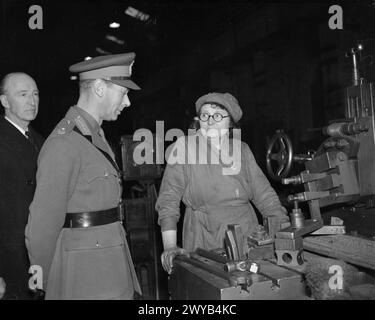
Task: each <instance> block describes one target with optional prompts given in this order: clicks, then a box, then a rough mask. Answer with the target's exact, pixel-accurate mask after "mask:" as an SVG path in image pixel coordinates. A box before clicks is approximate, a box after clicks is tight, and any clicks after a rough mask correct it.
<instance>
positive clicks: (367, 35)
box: [0, 0, 375, 297]
mask: <svg viewBox="0 0 375 320" xmlns="http://www.w3.org/2000/svg"><path fill="white" fill-rule="evenodd" d="M336 4H340V5H341V6H342V9H343V22H344V23H343V29H342V30H338V29H336V30H331V29H330V28H329V26H328V20H329V18H330V17H331V14H329V13H328V9H329V7H330V6H331V5H336ZM31 5H39V6H41V8H42V9H43V29H41V30H38V29H37V30H31V29H30V28H29V19H30V17H31V16H32V14H30V13H29V12H28V10H29V7H30V6H31ZM129 6H132V7H133V8H136V9H138V10H139V11H141V12H143V13H145V14H147V15H148V19H147V20H146V19H144V20H142V19H136V18H133V17H131V16H129V15H127V14H125V10H126V9H127V8H128V7H129ZM374 15H375V4H374V1H372V0H362V1H359V0H357V1H346V2H339V1H320V2H319V1H312V2H297V1H288V2H286V3H283V2H263V1H229V0H218V1H209V2H208V1H207V0H204V1H197V0H194V1H189V0H188V1H172V0H149V1H146V0H142V1H139V0H137V1H125V0H121V1H120V0H99V1H88V0H78V1H72V0H65V1H33V2H29V1H20V0H1V1H0V21H1V24H0V57H1V59H0V73H1V75H5V74H6V73H8V72H12V71H24V72H26V73H29V74H30V75H31V76H32V77H33V78H34V79H35V80H36V82H37V84H38V87H39V90H40V111H39V115H38V117H37V119H36V120H35V121H34V122H33V126H34V127H35V128H36V129H37V130H38V131H40V132H41V133H42V134H43V135H44V136H48V134H49V133H50V132H51V130H52V129H53V128H54V126H55V125H56V124H57V123H58V121H59V120H60V119H61V118H62V117H63V116H64V114H65V113H66V111H67V110H68V108H69V107H70V106H72V105H74V104H75V103H76V102H77V99H78V84H77V80H71V74H70V73H69V71H68V67H69V66H70V65H72V64H74V63H76V62H79V61H81V60H83V59H84V58H85V57H87V56H91V57H94V56H98V55H101V54H103V53H111V54H116V53H123V52H130V51H134V52H136V54H137V57H136V62H135V65H134V68H133V78H134V80H135V82H136V83H137V84H138V85H139V86H140V87H141V88H142V90H141V91H139V92H134V91H132V92H131V93H130V95H129V97H130V100H131V103H132V105H131V107H130V108H129V109H126V110H125V111H124V112H123V113H122V114H121V116H120V117H119V119H118V120H117V121H116V122H115V123H105V124H104V125H103V127H104V130H105V132H106V135H107V138H108V140H109V141H110V142H111V144H112V145H113V146H115V147H116V148H117V152H118V154H119V155H120V156H121V154H120V147H119V145H120V143H119V142H120V141H121V137H122V136H124V135H131V134H132V133H133V132H134V131H135V130H136V129H139V128H148V129H150V130H151V131H153V132H154V131H155V122H156V121H157V120H163V121H164V122H165V131H167V130H168V129H170V128H180V129H183V130H186V129H187V128H188V126H189V124H190V123H191V122H192V120H193V117H194V116H195V107H194V103H195V101H196V99H197V98H198V97H200V96H201V95H203V94H205V93H207V92H210V91H221V92H230V93H232V94H233V95H234V96H236V97H237V98H238V100H239V102H240V105H241V107H242V109H243V111H244V115H243V118H242V120H241V128H242V139H243V140H244V141H246V142H247V143H248V144H249V145H250V147H251V149H252V151H253V153H254V155H255V157H256V159H257V161H258V163H259V164H260V166H261V167H262V168H263V169H264V168H265V153H266V148H267V142H269V140H270V138H271V137H272V136H273V134H274V133H275V131H276V130H277V129H283V130H284V131H285V132H287V133H288V135H289V136H290V137H291V140H292V142H293V146H294V148H295V150H296V151H297V152H305V151H306V148H314V147H315V148H316V147H317V146H318V144H319V142H320V141H321V140H322V137H321V136H320V135H319V131H318V130H315V129H317V128H321V127H323V126H324V125H326V124H327V123H328V122H329V120H330V119H335V118H342V117H344V88H345V86H348V85H349V84H350V81H351V76H352V75H351V60H350V58H347V57H346V56H345V53H346V52H348V51H349V50H350V48H351V47H353V46H355V45H356V44H357V43H358V42H361V43H362V44H363V45H364V50H363V52H362V57H361V60H360V70H361V72H362V75H363V76H364V77H366V79H367V80H369V81H373V80H374V76H375V67H374V64H373V60H374V59H373V55H374V53H375V41H374V35H375V19H374ZM112 22H118V23H119V24H120V27H119V28H116V29H112V28H110V27H109V24H110V23H112ZM111 39H112V40H111ZM113 40H115V41H113ZM146 193H147V194H148V196H150V192H149V191H146ZM152 197H153V196H152V195H151V198H152ZM150 201H151V202H150V203H151V204H152V203H153V201H154V199H153V198H152V199H151V200H150ZM150 203H148V205H150ZM133 205H134V207H136V206H137V205H139V206H140V207H139V210H140V211H142V203H138V204H137V203H136V202H133ZM146 207H147V206H146ZM147 208H148V209H147V210H149V211H152V210H151V209H150V206H149V207H147ZM152 214H153V213H152ZM157 233H158V229H156V235H153V236H155V237H158V235H157ZM157 240H158V241H159V244H160V238H157ZM133 249H134V247H133ZM159 249H160V248H158V250H159ZM139 250H142V247H140V248H139ZM157 255H158V254H156V256H157ZM141 258H142V257H140V259H141ZM156 260H159V257H157V259H156ZM159 269H160V268H159ZM159 277H160V279H161V280H160V281H161V282H163V281H164V280H165V278H166V276H165V274H164V273H163V271H160V270H159ZM163 277H164V278H163ZM145 283H146V282H143V285H147V283H146V284H145ZM164 283H165V281H164ZM150 296H152V295H150ZM153 297H154V296H153Z"/></svg>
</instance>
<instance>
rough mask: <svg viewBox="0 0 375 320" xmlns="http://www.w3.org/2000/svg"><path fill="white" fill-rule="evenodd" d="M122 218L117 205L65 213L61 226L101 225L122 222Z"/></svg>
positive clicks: (84, 226)
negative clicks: (89, 210) (97, 209)
mask: <svg viewBox="0 0 375 320" xmlns="http://www.w3.org/2000/svg"><path fill="white" fill-rule="evenodd" d="M122 218H123V217H122V213H121V210H120V208H119V207H116V208H112V209H107V210H100V211H91V212H78V213H67V214H66V216H65V223H64V226H63V228H88V227H94V226H101V225H104V224H109V223H113V222H116V221H120V222H122Z"/></svg>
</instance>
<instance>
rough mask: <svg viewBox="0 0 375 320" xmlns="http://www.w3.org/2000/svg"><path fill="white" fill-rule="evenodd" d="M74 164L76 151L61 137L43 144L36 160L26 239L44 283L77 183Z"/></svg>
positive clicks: (76, 155) (31, 259) (31, 256)
mask: <svg viewBox="0 0 375 320" xmlns="http://www.w3.org/2000/svg"><path fill="white" fill-rule="evenodd" d="M77 161H78V165H79V161H80V160H79V155H78V151H77V150H75V148H74V147H73V146H71V145H70V144H69V142H68V141H66V140H64V139H62V138H57V139H51V140H49V141H48V142H46V145H45V146H44V147H43V149H42V151H41V154H40V157H39V160H38V170H37V177H36V179H37V186H36V191H35V195H34V199H33V201H32V203H31V205H30V213H29V220H28V223H27V226H26V230H25V236H26V247H27V249H28V253H29V258H30V263H31V265H39V266H41V267H42V271H43V282H44V283H46V282H47V280H48V273H49V268H50V265H51V262H52V259H53V255H54V252H55V246H56V242H57V238H58V236H59V234H60V231H61V229H62V226H63V224H64V220H65V214H66V212H67V203H68V200H69V198H70V197H71V195H72V190H73V188H74V186H75V184H76V181H77V176H78V175H77V172H78V170H77Z"/></svg>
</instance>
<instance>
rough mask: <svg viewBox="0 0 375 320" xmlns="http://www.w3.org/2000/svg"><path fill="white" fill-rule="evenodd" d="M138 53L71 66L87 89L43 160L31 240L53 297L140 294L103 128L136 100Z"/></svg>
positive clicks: (82, 87)
mask: <svg viewBox="0 0 375 320" xmlns="http://www.w3.org/2000/svg"><path fill="white" fill-rule="evenodd" d="M134 58H135V54H134V53H124V54H117V55H108V56H101V57H96V58H93V59H91V60H87V61H82V62H79V63H77V64H75V65H73V66H71V67H70V71H72V72H74V73H78V74H79V79H80V95H79V98H78V102H77V105H76V106H73V107H71V108H70V109H69V110H68V112H67V114H66V115H65V117H64V119H62V120H61V121H60V123H58V124H57V126H56V128H55V129H54V130H53V131H52V133H51V134H50V136H49V137H48V138H47V140H46V142H45V144H44V145H43V148H42V150H41V152H40V156H39V159H38V172H37V187H36V191H35V196H34V199H33V201H32V204H31V205H30V216H29V221H28V224H27V227H26V245H27V249H28V252H29V256H30V261H31V263H32V264H33V265H38V266H40V267H41V270H42V274H43V289H44V290H46V299H48V300H49V299H53V300H56V299H69V300H70V299H133V296H134V293H135V292H138V293H140V291H141V290H140V285H139V283H138V280H137V276H136V273H135V270H134V266H133V262H132V259H131V256H130V251H129V248H128V244H127V241H126V234H125V230H124V228H123V226H122V218H123V215H122V213H121V204H122V198H121V195H122V187H121V172H120V170H119V168H118V166H117V164H116V161H115V158H114V154H113V152H112V150H111V148H110V147H109V145H108V142H107V141H106V139H105V137H104V132H103V130H102V128H101V125H102V122H103V121H114V120H116V119H117V117H118V116H119V114H120V113H121V112H122V111H123V109H124V108H126V107H129V106H130V101H129V98H128V92H129V91H130V89H133V90H137V89H140V88H139V87H138V86H137V85H136V84H135V83H134V82H133V81H132V80H131V78H130V76H131V69H132V65H133V63H134Z"/></svg>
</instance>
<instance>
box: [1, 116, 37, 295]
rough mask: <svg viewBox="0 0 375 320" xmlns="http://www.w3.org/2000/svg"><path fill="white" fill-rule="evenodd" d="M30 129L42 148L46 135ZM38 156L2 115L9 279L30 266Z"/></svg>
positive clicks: (4, 250)
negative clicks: (27, 235)
mask: <svg viewBox="0 0 375 320" xmlns="http://www.w3.org/2000/svg"><path fill="white" fill-rule="evenodd" d="M29 131H30V132H31V134H32V135H33V137H34V140H35V142H36V144H37V145H38V146H39V149H40V148H41V146H42V144H43V141H44V139H43V138H42V136H41V135H39V134H38V133H37V132H35V131H34V130H33V129H32V128H31V127H30V126H29ZM37 158H38V152H37V151H36V150H35V149H34V147H33V146H32V145H31V143H30V141H29V140H28V139H27V138H26V137H25V136H24V135H23V134H22V133H21V132H20V131H19V130H18V129H17V128H15V127H14V126H13V125H12V124H11V123H10V122H9V121H7V120H6V119H5V118H4V117H3V116H0V276H1V277H4V278H5V281H6V282H7V276H8V278H9V277H10V278H12V277H13V275H12V274H14V276H16V277H19V278H22V277H21V276H20V275H19V274H18V272H16V270H20V268H22V270H23V269H26V268H28V265H26V264H27V263H28V261H27V259H23V257H24V256H25V255H24V252H25V251H24V250H25V227H26V224H27V219H28V215H29V206H30V203H31V201H32V200H33V196H34V191H35V180H36V179H35V174H36V167H37ZM17 257H19V259H17ZM26 257H27V254H26ZM14 264H22V266H20V265H17V266H16V265H14ZM13 271H14V272H13ZM9 281H12V280H11V279H10V280H8V282H9ZM7 288H9V287H8V283H7ZM9 289H10V288H9ZM7 291H8V290H7Z"/></svg>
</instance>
